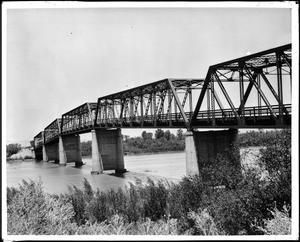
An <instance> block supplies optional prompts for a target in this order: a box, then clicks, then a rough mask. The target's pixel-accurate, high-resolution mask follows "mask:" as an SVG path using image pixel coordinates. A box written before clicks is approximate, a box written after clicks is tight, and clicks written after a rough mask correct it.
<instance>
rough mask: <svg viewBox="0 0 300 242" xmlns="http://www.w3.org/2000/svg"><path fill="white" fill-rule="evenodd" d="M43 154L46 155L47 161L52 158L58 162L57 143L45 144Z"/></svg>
mask: <svg viewBox="0 0 300 242" xmlns="http://www.w3.org/2000/svg"><path fill="white" fill-rule="evenodd" d="M44 147H45V149H44V152H45V155H46V157H47V161H52V160H54V161H55V162H56V163H58V162H59V150H58V143H51V144H45V145H44Z"/></svg>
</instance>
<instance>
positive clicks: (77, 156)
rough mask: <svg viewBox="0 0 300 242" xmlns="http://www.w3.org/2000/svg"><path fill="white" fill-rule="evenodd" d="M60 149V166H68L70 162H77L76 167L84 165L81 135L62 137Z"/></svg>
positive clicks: (59, 144)
mask: <svg viewBox="0 0 300 242" xmlns="http://www.w3.org/2000/svg"><path fill="white" fill-rule="evenodd" d="M58 147H59V165H61V166H66V165H67V163H68V162H75V166H81V165H83V163H82V157H81V145H80V136H79V135H77V134H75V135H65V136H60V137H59V142H58Z"/></svg>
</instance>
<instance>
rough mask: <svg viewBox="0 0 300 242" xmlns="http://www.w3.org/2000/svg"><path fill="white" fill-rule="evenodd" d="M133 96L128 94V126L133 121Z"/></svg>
mask: <svg viewBox="0 0 300 242" xmlns="http://www.w3.org/2000/svg"><path fill="white" fill-rule="evenodd" d="M133 101H134V99H133V97H132V96H130V98H129V117H130V121H129V122H130V127H132V122H133V114H134V110H133Z"/></svg>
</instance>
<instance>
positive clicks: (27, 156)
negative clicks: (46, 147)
mask: <svg viewBox="0 0 300 242" xmlns="http://www.w3.org/2000/svg"><path fill="white" fill-rule="evenodd" d="M24 159H25V160H26V159H33V157H32V156H30V155H25V157H24Z"/></svg>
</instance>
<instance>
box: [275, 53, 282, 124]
mask: <svg viewBox="0 0 300 242" xmlns="http://www.w3.org/2000/svg"><path fill="white" fill-rule="evenodd" d="M276 67H277V87H278V98H279V102H278V105H279V122H280V123H281V124H283V108H282V106H283V94H282V72H281V67H282V64H281V53H278V52H277V53H276Z"/></svg>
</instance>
